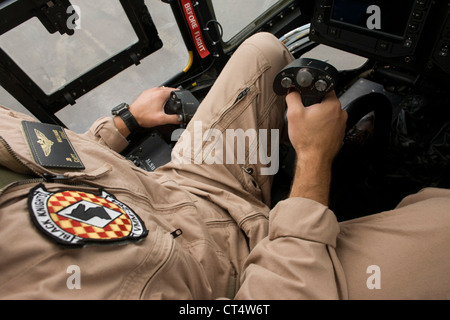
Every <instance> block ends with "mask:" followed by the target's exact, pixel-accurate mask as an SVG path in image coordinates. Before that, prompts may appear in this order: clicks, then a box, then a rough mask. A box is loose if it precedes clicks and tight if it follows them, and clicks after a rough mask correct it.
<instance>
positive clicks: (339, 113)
mask: <svg viewBox="0 0 450 320" xmlns="http://www.w3.org/2000/svg"><path fill="white" fill-rule="evenodd" d="M286 102H287V105H288V113H287V117H288V121H289V138H290V140H291V143H292V145H293V147H294V148H295V150H296V152H297V156H298V158H299V159H302V158H307V159H309V160H311V161H319V160H320V161H325V162H326V163H327V164H332V162H333V160H334V158H335V157H336V155H337V153H338V152H339V150H340V148H341V147H342V143H343V140H344V136H345V129H346V123H347V118H348V115H347V112H346V111H344V110H342V108H341V104H340V102H339V100H338V98H337V96H336V93H335V92H334V91H333V92H330V93H329V94H328V95H327V96H326V97H325V98H324V99H323V101H322V102H321V103H319V104H316V105H313V106H310V107H307V108H305V107H304V106H303V103H302V99H301V96H300V94H299V93H298V92H292V93H290V94H288V96H287V98H286Z"/></svg>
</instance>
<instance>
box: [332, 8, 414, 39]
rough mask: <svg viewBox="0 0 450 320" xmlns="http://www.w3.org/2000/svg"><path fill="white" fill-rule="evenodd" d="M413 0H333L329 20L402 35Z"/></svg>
mask: <svg viewBox="0 0 450 320" xmlns="http://www.w3.org/2000/svg"><path fill="white" fill-rule="evenodd" d="M414 2H415V0H334V3H333V9H332V13H331V20H332V21H334V22H339V23H343V24H347V25H351V26H355V27H359V28H364V29H367V30H370V31H375V32H382V33H384V34H388V35H392V36H397V37H403V36H404V34H405V32H406V29H407V27H408V22H409V17H410V16H411V11H412V8H413V6H414Z"/></svg>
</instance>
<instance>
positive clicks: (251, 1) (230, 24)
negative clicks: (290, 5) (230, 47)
mask: <svg viewBox="0 0 450 320" xmlns="http://www.w3.org/2000/svg"><path fill="white" fill-rule="evenodd" d="M285 2H286V1H283V0H246V1H242V0H227V1H223V0H212V3H213V6H214V12H215V14H216V18H217V21H218V22H219V23H220V24H221V25H222V27H223V41H225V42H227V41H229V40H231V39H232V38H233V37H234V36H235V35H236V34H238V33H239V32H240V31H241V30H243V29H244V28H246V27H247V26H249V25H251V24H252V22H253V21H254V20H255V19H257V18H258V17H259V16H260V15H262V14H263V13H265V12H266V11H267V10H269V9H270V8H271V7H272V6H274V5H276V4H282V3H285Z"/></svg>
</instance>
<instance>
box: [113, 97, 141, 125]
mask: <svg viewBox="0 0 450 320" xmlns="http://www.w3.org/2000/svg"><path fill="white" fill-rule="evenodd" d="M111 113H112V115H113V116H119V117H121V118H122V120H123V122H125V124H126V126H127V127H128V129H129V130H130V132H133V131H134V130H136V129H138V128H139V124H138V122H137V121H136V118H135V117H134V116H133V114H132V113H131V112H130V106H129V105H128V104H126V103H121V104H119V105H118V106H117V107H115V108H114V109H112V111H111Z"/></svg>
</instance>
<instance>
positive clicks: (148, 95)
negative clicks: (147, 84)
mask: <svg viewBox="0 0 450 320" xmlns="http://www.w3.org/2000/svg"><path fill="white" fill-rule="evenodd" d="M174 90H176V89H173V88H166V87H161V88H152V89H148V90H146V91H144V92H143V93H142V94H141V95H140V96H139V97H138V98H137V99H136V101H134V102H133V103H132V104H131V105H130V112H131V113H132V114H133V116H134V117H135V118H136V121H137V122H138V124H139V126H140V127H143V128H153V127H157V126H162V125H166V124H180V122H179V121H178V116H177V115H168V114H166V113H165V112H164V105H165V104H166V102H167V101H168V100H169V98H170V93H171V92H172V91H174ZM114 122H115V125H116V127H117V129H118V130H119V131H120V132H121V133H122V135H123V136H125V137H127V136H128V135H130V131H129V130H128V128H127V127H126V125H125V123H124V122H123V121H122V119H120V117H115V118H114Z"/></svg>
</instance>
